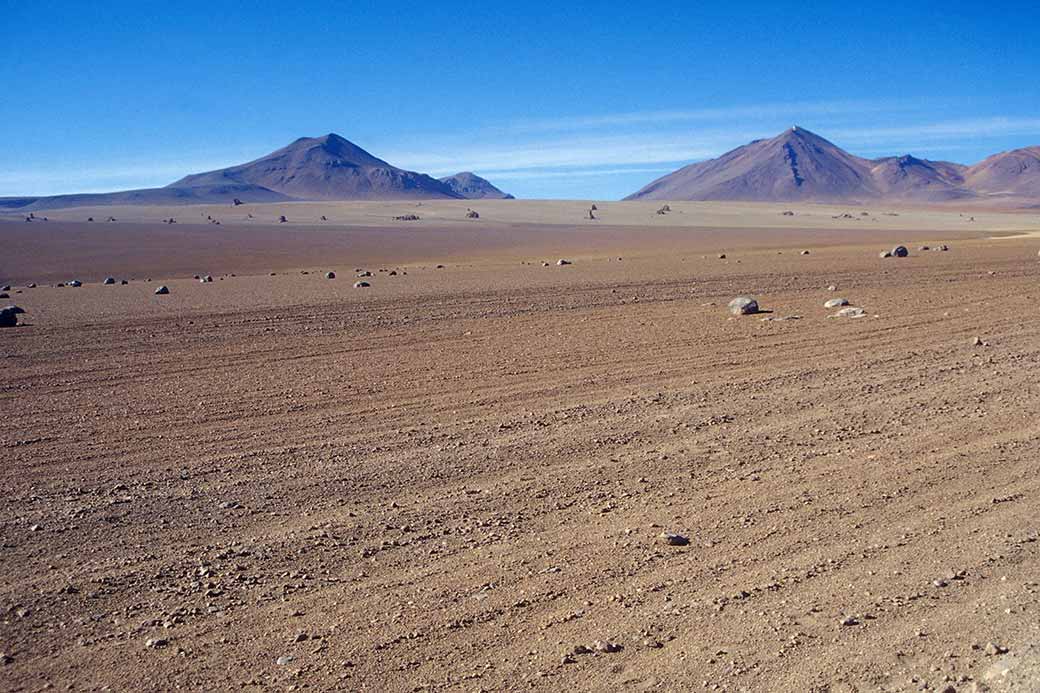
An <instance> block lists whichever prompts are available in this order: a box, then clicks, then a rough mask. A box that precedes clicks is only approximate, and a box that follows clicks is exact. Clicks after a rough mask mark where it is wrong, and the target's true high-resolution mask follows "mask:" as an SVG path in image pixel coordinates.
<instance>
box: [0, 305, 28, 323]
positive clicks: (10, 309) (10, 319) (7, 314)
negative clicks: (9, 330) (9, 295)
mask: <svg viewBox="0 0 1040 693" xmlns="http://www.w3.org/2000/svg"><path fill="white" fill-rule="evenodd" d="M24 312H25V311H24V310H23V309H22V308H19V307H18V306H7V307H5V308H0V327H14V326H16V325H17V324H18V316H19V315H20V314H22V313H24Z"/></svg>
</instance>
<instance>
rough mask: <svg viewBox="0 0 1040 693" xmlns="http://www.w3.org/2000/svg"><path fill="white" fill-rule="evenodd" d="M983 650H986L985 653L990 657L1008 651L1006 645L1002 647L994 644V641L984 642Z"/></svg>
mask: <svg viewBox="0 0 1040 693" xmlns="http://www.w3.org/2000/svg"><path fill="white" fill-rule="evenodd" d="M983 650H984V651H985V652H986V654H988V655H989V656H991V657H993V656H996V655H1001V654H1004V653H1005V652H1007V651H1008V650H1007V648H1006V647H1002V646H1000V645H998V644H996V643H995V642H988V643H986V646H985V647H984V648H983Z"/></svg>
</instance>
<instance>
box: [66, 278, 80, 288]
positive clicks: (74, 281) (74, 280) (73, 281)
mask: <svg viewBox="0 0 1040 693" xmlns="http://www.w3.org/2000/svg"><path fill="white" fill-rule="evenodd" d="M65 286H83V282H81V281H79V280H78V279H73V280H72V281H71V282H68V283H67V284H66V285H65Z"/></svg>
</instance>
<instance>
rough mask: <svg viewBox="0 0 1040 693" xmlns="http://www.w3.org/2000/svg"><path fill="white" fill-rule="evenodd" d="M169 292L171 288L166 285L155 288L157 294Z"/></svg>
mask: <svg viewBox="0 0 1040 693" xmlns="http://www.w3.org/2000/svg"><path fill="white" fill-rule="evenodd" d="M168 293H170V290H169V289H167V288H166V287H165V286H160V287H159V288H158V289H156V290H155V295H156V296H164V295H166V294H168Z"/></svg>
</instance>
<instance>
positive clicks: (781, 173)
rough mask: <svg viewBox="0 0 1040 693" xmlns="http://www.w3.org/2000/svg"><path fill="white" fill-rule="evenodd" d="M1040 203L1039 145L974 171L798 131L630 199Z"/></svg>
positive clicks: (666, 179) (667, 179)
mask: <svg viewBox="0 0 1040 693" xmlns="http://www.w3.org/2000/svg"><path fill="white" fill-rule="evenodd" d="M1017 197H1022V198H1024V199H1023V201H1031V200H1032V198H1038V199H1040V147H1025V148H1022V149H1015V150H1011V151H1008V152H1001V153H999V154H995V155H993V156H992V157H989V158H987V159H985V160H983V161H982V162H979V163H978V164H975V165H974V166H967V165H964V164H957V163H953V162H949V161H929V160H927V159H921V158H918V157H915V156H913V155H910V154H904V155H901V156H887V157H880V158H877V159H866V158H863V157H859V156H856V155H854V154H851V153H849V152H847V151H845V150H844V149H841V148H840V147H838V146H837V145H835V144H834V143H832V142H830V141H828V140H826V139H824V138H823V137H821V136H819V135H817V134H815V133H813V132H810V131H809V130H806V129H805V128H802V127H799V126H797V125H796V126H794V127H792V128H789V129H788V130H785V131H784V132H782V133H780V134H779V135H777V136H776V137H772V138H765V139H757V140H752V141H751V142H749V143H748V144H745V145H742V146H740V147H737V148H736V149H732V150H730V151H728V152H726V153H724V154H722V155H720V156H718V157H716V158H714V159H708V160H706V161H701V162H696V163H693V164H689V165H687V166H683V167H682V168H679V169H677V170H675V171H673V172H671V173H669V174H667V175H664V176H662V177H660V178H658V179H656V180H654V181H651V182H650V183H649V184H647V185H646V186H644V187H643V188H640V189H639V190H637V191H636V192H634V193H632V194H631V195H629V196H627V197H625V198H624V199H626V200H643V199H645V200H720V201H725V200H731V201H738V200H739V201H758V202H841V203H848V202H866V201H871V200H884V199H891V200H899V201H905V202H924V203H933V202H947V201H964V200H989V199H992V200H1009V199H1011V200H1014V199H1016V198H1017Z"/></svg>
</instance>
